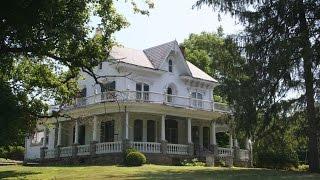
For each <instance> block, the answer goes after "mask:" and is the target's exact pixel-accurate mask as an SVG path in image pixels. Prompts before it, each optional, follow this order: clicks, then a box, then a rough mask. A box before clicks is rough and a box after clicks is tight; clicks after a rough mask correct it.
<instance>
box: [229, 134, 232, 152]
mask: <svg viewBox="0 0 320 180" xmlns="http://www.w3.org/2000/svg"><path fill="white" fill-rule="evenodd" d="M232 141H233V140H232V134H231V132H229V145H230V149H232V147H233V143H232Z"/></svg>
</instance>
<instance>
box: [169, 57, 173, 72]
mask: <svg viewBox="0 0 320 180" xmlns="http://www.w3.org/2000/svg"><path fill="white" fill-rule="evenodd" d="M168 69H169V72H172V69H173V66H172V60H171V59H169V61H168Z"/></svg>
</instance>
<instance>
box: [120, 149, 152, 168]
mask: <svg viewBox="0 0 320 180" xmlns="http://www.w3.org/2000/svg"><path fill="white" fill-rule="evenodd" d="M125 162H126V165H127V166H142V165H143V164H145V163H146V162H147V158H146V156H145V155H144V154H142V153H141V152H130V153H129V154H128V155H127V157H126V160H125Z"/></svg>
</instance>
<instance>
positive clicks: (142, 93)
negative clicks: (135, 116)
mask: <svg viewBox="0 0 320 180" xmlns="http://www.w3.org/2000/svg"><path fill="white" fill-rule="evenodd" d="M136 91H137V94H136V99H137V100H144V101H149V85H148V84H145V83H137V84H136Z"/></svg>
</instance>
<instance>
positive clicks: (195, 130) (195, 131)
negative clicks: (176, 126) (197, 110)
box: [191, 126, 200, 145]
mask: <svg viewBox="0 0 320 180" xmlns="http://www.w3.org/2000/svg"><path fill="white" fill-rule="evenodd" d="M199 134H200V133H199V126H192V128H191V139H192V142H193V144H197V145H198V144H199V142H200V140H199V139H200V135H199Z"/></svg>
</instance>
